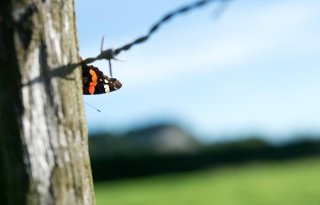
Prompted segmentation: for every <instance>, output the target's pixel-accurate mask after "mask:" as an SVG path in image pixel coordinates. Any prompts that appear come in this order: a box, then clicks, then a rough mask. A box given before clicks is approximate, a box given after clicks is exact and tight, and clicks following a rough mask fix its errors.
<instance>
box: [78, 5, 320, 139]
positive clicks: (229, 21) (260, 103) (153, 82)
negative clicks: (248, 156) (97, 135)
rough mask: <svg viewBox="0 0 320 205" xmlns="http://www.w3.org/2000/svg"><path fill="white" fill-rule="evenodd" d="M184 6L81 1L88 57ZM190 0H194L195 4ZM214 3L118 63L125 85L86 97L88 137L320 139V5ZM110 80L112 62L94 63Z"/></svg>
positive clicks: (140, 32) (168, 26) (117, 73)
mask: <svg viewBox="0 0 320 205" xmlns="http://www.w3.org/2000/svg"><path fill="white" fill-rule="evenodd" d="M189 2H190V1H185V0H161V1H146V0H131V1H124V0H118V1H102V0H100V1H98V0H96V1H85V0H78V1H76V12H77V13H76V15H77V27H78V35H79V46H80V53H81V56H82V57H83V58H86V57H92V56H96V55H97V54H98V53H99V49H100V41H101V37H102V35H105V48H109V47H119V46H122V45H124V44H125V43H128V42H130V41H132V40H134V39H135V38H136V37H140V36H141V35H143V34H145V33H146V32H147V31H148V29H149V27H150V26H151V25H152V24H153V23H154V22H155V21H157V20H158V19H159V18H160V17H162V16H163V15H164V14H165V13H167V12H168V11H171V10H173V9H175V8H178V7H180V6H181V5H185V4H187V3H189ZM191 2H192V1H191ZM216 10H217V6H216V5H215V4H212V5H210V6H207V7H205V8H203V9H200V10H195V11H194V12H191V13H189V14H187V15H183V16H179V17H177V18H175V19H173V20H172V21H170V22H169V23H168V24H166V25H164V26H163V27H162V28H161V29H160V30H159V31H158V32H157V33H155V35H154V36H153V37H152V38H151V39H150V40H149V41H148V42H147V43H145V44H142V45H139V46H137V47H133V48H132V49H131V50H130V51H128V52H123V53H121V55H120V57H122V58H127V59H128V61H127V62H114V63H113V72H114V76H115V77H117V78H118V79H119V80H120V81H121V82H122V83H123V87H122V88H121V90H119V91H117V92H113V93H110V94H106V95H98V96H85V97H84V100H85V101H86V102H87V103H89V104H91V105H93V106H95V107H97V108H99V109H100V110H102V112H101V113H99V112H96V111H94V110H93V109H91V108H90V107H86V116H87V122H88V126H89V131H91V132H93V131H95V130H108V131H116V132H119V131H120V132H121V131H126V130H128V129H130V128H132V127H135V126H143V125H145V124H149V123H153V122H155V121H167V120H168V121H172V122H177V123H179V124H181V125H182V126H183V127H186V128H187V129H189V130H190V131H192V132H194V133H195V134H196V135H199V136H201V140H203V141H214V140H221V139H225V138H228V137H230V136H235V135H237V136H239V135H245V134H262V135H265V136H268V139H271V140H282V139H285V138H287V137H288V136H291V135H293V134H297V133H305V132H310V133H314V132H316V133H320V109H319V105H320V80H319V77H320V55H319V53H320V38H319V36H320V21H319V20H320V12H319V10H320V1H315V0H314V1H311V0H310V1H309V0H305V1H301V0H300V1H297V0H283V1H245V0H243V1H240V0H238V1H234V2H233V3H231V4H230V5H229V6H228V7H227V9H226V10H225V12H224V13H223V15H222V16H221V17H220V18H218V19H217V18H216V16H215V14H216V13H215V11H216ZM94 65H95V66H97V67H99V68H100V69H101V70H103V71H104V72H106V73H108V72H107V68H108V67H107V62H105V61H99V62H95V63H94Z"/></svg>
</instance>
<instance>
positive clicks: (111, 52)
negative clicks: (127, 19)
mask: <svg viewBox="0 0 320 205" xmlns="http://www.w3.org/2000/svg"><path fill="white" fill-rule="evenodd" d="M227 1H231V0H200V1H196V2H193V3H191V4H188V5H186V6H183V7H181V8H178V9H176V10H174V11H172V12H169V13H167V14H166V15H164V16H163V17H162V18H160V20H158V21H157V22H156V23H155V24H154V25H153V26H152V27H151V28H150V29H149V31H148V33H147V34H146V35H144V36H141V37H139V38H137V39H136V40H134V41H132V42H131V43H128V44H126V45H124V46H122V47H120V48H116V49H107V50H104V51H101V53H100V54H99V55H98V56H97V57H95V58H87V59H85V60H84V61H83V63H92V62H94V61H96V60H101V59H106V60H111V59H115V56H117V55H118V54H119V53H121V52H122V51H128V50H129V49H131V48H132V47H133V46H135V45H137V44H141V43H144V42H146V41H147V40H148V39H150V37H151V36H152V35H153V34H154V33H155V32H156V31H157V30H159V28H160V27H161V26H162V25H163V24H166V23H167V22H168V21H169V20H171V19H172V18H174V17H176V16H178V15H181V14H186V13H188V12H190V11H192V10H195V9H197V8H201V7H204V6H206V5H207V4H209V3H213V2H227Z"/></svg>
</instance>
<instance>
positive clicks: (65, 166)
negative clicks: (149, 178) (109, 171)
mask: <svg viewBox="0 0 320 205" xmlns="http://www.w3.org/2000/svg"><path fill="white" fill-rule="evenodd" d="M77 45H78V39H77V31H76V26H75V13H74V1H73V0H42V1H40V0H1V3H0V160H1V161H0V171H1V172H0V180H1V181H0V187H1V188H0V189H1V190H0V204H2V205H6V204H17V205H23V204H32V205H33V204H39V205H46V204H65V205H73V204H75V205H83V204H90V205H91V204H95V201H94V194H93V185H92V175H91V168H90V162H89V155H88V142H87V140H88V135H87V128H86V122H85V116H84V111H83V100H82V87H81V86H82V82H81V70H80V69H81V68H80V67H79V66H78V62H79V56H78V47H77Z"/></svg>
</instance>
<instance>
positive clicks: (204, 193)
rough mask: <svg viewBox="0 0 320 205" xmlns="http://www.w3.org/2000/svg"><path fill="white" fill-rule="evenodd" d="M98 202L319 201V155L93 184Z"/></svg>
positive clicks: (284, 204)
mask: <svg viewBox="0 0 320 205" xmlns="http://www.w3.org/2000/svg"><path fill="white" fill-rule="evenodd" d="M95 193H96V200H97V205H171V204H172V205H182V204H183V205H320V158H317V159H315V158H314V159H305V160H296V161H288V162H274V163H265V164H253V163H251V164H249V165H246V166H239V167H231V166H230V167H221V168H219V169H214V170H206V171H198V172H191V173H182V174H172V175H163V176H157V177H149V178H141V179H133V180H124V181H118V182H105V183H97V184H96V185H95Z"/></svg>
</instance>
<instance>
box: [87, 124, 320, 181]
mask: <svg viewBox="0 0 320 205" xmlns="http://www.w3.org/2000/svg"><path fill="white" fill-rule="evenodd" d="M295 139H296V140H295V141H290V142H287V143H282V144H272V143H269V142H267V141H264V140H262V138H261V137H258V136H257V137H250V136H248V137H247V138H243V137H242V138H241V140H238V141H226V142H219V143H213V144H200V143H199V142H197V141H196V140H195V138H194V137H193V136H192V135H191V134H189V133H188V132H187V131H185V130H183V129H182V128H181V127H179V126H175V125H172V124H159V125H153V126H150V127H146V128H142V129H137V130H134V131H130V132H128V133H125V134H123V135H114V134H110V133H96V134H91V135H90V137H89V150H90V156H91V163H92V164H91V166H92V171H93V176H94V180H114V179H122V178H131V177H142V176H148V175H155V174H161V173H172V172H184V171H192V170H198V169H205V168H214V167H219V166H225V165H241V164H245V163H250V162H263V161H268V160H269V161H270V160H288V159H293V158H301V157H309V156H317V155H320V140H316V139H320V138H319V137H318V138H317V137H316V136H307V135H305V136H297V137H295Z"/></svg>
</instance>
